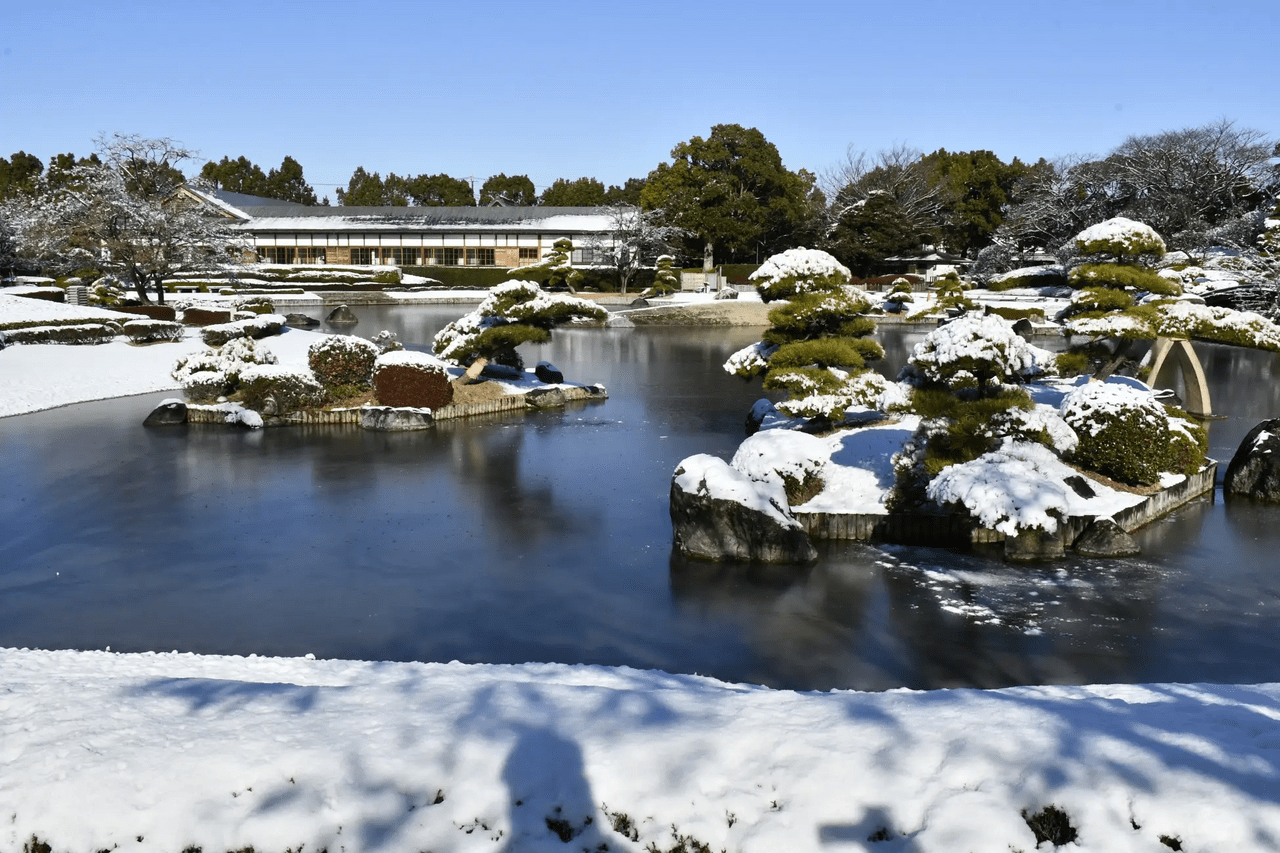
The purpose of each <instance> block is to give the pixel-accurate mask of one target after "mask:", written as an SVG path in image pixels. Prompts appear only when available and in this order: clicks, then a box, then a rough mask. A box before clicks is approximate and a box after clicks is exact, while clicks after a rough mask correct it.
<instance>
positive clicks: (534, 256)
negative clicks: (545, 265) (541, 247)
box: [520, 248, 538, 261]
mask: <svg viewBox="0 0 1280 853" xmlns="http://www.w3.org/2000/svg"><path fill="white" fill-rule="evenodd" d="M520 260H522V261H536V260H538V250H537V249H525V248H522V249H521V250H520Z"/></svg>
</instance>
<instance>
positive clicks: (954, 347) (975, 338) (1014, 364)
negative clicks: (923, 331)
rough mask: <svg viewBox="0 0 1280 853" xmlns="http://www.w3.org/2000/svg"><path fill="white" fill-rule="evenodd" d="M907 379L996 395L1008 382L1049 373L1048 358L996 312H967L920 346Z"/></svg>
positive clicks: (941, 328) (911, 361)
mask: <svg viewBox="0 0 1280 853" xmlns="http://www.w3.org/2000/svg"><path fill="white" fill-rule="evenodd" d="M908 363H909V366H910V370H909V371H908V372H907V375H908V376H911V377H914V378H915V379H916V380H917V381H919V382H921V383H923V384H929V383H932V384H936V385H943V386H946V387H948V388H950V389H952V390H960V389H973V390H976V391H977V392H978V393H979V394H983V395H986V394H992V393H994V392H995V391H997V390H998V389H999V387H1000V385H1002V384H1003V383H1005V382H1009V381H1023V380H1025V379H1027V378H1030V377H1032V376H1035V375H1037V374H1039V373H1043V372H1045V370H1046V368H1047V366H1048V364H1049V357H1048V354H1047V353H1044V352H1043V350H1036V349H1034V348H1033V347H1032V346H1031V345H1030V344H1028V343H1027V342H1026V341H1025V340H1023V339H1022V337H1021V336H1019V335H1018V334H1017V333H1016V332H1014V331H1013V325H1012V324H1011V323H1009V321H1007V320H1005V319H1004V318H1002V317H999V316H997V315H994V314H988V315H986V316H980V315H977V314H966V315H964V316H961V317H958V318H957V319H955V320H953V321H952V322H950V323H947V324H946V325H945V326H939V327H938V328H937V329H935V330H934V331H932V332H930V333H929V334H928V335H926V336H925V339H924V340H923V341H921V342H920V343H918V344H916V347H915V349H914V351H913V352H912V355H911V358H910V360H909V362H908Z"/></svg>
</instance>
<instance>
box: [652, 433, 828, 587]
mask: <svg viewBox="0 0 1280 853" xmlns="http://www.w3.org/2000/svg"><path fill="white" fill-rule="evenodd" d="M671 527H672V532H673V536H674V544H675V547H676V549H677V550H679V551H680V553H682V554H684V555H686V556H689V557H696V558H699V559H703V560H743V561H758V562H764V563H811V562H813V561H814V560H816V559H817V558H818V552H817V551H816V550H815V549H814V547H813V543H812V542H810V541H809V537H808V536H807V535H806V534H805V532H804V528H802V527H801V526H800V523H799V522H798V521H796V519H795V517H794V516H793V515H792V514H791V510H790V508H789V506H788V505H787V500H786V495H785V494H784V493H783V492H782V490H781V488H778V489H773V488H771V487H770V485H769V484H766V483H757V482H755V481H753V480H751V479H750V478H749V477H747V475H745V474H743V473H741V472H740V471H738V470H736V469H735V468H733V467H732V466H730V465H729V464H728V463H727V462H725V461H724V460H722V459H719V458H717V457H715V456H710V455H708V454H705V453H700V454H698V455H696V456H690V457H689V458H687V459H685V460H684V461H683V462H681V463H680V464H679V465H678V466H677V467H676V470H675V474H674V475H673V476H672V478H671Z"/></svg>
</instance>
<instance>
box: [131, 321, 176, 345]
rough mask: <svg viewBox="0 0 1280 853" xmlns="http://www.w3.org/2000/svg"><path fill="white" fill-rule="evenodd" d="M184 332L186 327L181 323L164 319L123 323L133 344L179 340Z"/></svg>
mask: <svg viewBox="0 0 1280 853" xmlns="http://www.w3.org/2000/svg"><path fill="white" fill-rule="evenodd" d="M185 332H186V327H184V326H183V325H182V324H181V323H172V322H167V321H165V320H130V321H129V322H127V323H125V324H124V333H125V334H126V335H128V336H129V340H131V341H133V342H134V343H135V344H147V343H155V342H157V341H180V340H182V336H183V334H185Z"/></svg>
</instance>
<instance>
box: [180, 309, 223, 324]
mask: <svg viewBox="0 0 1280 853" xmlns="http://www.w3.org/2000/svg"><path fill="white" fill-rule="evenodd" d="M182 322H183V324H184V325H187V326H212V325H215V324H217V323H229V322H231V312H230V311H224V310H217V309H213V308H188V309H186V310H185V311H183V312H182Z"/></svg>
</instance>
